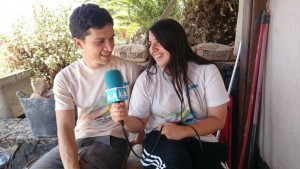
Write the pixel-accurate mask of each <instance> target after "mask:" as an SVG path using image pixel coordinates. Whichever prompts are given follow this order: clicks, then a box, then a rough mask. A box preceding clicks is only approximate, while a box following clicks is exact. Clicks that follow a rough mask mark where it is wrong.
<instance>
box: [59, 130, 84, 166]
mask: <svg viewBox="0 0 300 169" xmlns="http://www.w3.org/2000/svg"><path fill="white" fill-rule="evenodd" d="M58 140H59V153H60V156H61V159H62V162H63V165H64V168H65V169H80V167H79V161H78V150H77V144H76V141H75V136H74V134H73V133H72V134H67V133H63V132H62V133H60V134H59V136H58Z"/></svg>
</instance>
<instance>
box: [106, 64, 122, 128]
mask: <svg viewBox="0 0 300 169" xmlns="http://www.w3.org/2000/svg"><path fill="white" fill-rule="evenodd" d="M104 80H105V84H106V87H107V90H106V91H105V95H106V100H107V104H112V103H120V102H121V101H124V100H127V99H128V94H127V90H126V88H125V87H123V78H122V74H121V72H120V71H119V70H116V69H113V70H109V71H107V72H106V73H105V75H104ZM120 123H121V125H122V126H123V125H124V121H123V120H122V121H120Z"/></svg>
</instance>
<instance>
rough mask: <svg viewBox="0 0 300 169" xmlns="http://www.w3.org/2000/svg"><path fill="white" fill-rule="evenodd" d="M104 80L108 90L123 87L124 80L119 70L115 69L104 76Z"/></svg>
mask: <svg viewBox="0 0 300 169" xmlns="http://www.w3.org/2000/svg"><path fill="white" fill-rule="evenodd" d="M104 80H105V84H106V87H107V88H108V89H111V88H114V87H123V78H122V74H121V72H120V71H119V70H116V69H113V70H109V71H107V72H106V73H105V75H104Z"/></svg>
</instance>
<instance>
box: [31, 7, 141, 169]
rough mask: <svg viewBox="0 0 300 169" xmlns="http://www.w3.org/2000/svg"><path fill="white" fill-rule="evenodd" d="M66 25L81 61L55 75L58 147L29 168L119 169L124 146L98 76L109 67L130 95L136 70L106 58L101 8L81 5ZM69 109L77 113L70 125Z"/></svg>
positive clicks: (108, 36)
mask: <svg viewBox="0 0 300 169" xmlns="http://www.w3.org/2000/svg"><path fill="white" fill-rule="evenodd" d="M69 26H70V31H71V34H72V37H73V39H74V42H75V44H76V46H77V47H78V48H79V49H80V50H81V52H82V58H81V59H79V60H78V61H76V62H74V63H72V64H71V65H69V66H67V67H66V68H64V69H63V70H62V71H60V72H59V73H58V74H57V75H56V77H55V81H54V95H55V109H56V120H57V130H58V131H57V134H58V141H59V146H57V147H56V148H54V149H53V150H51V151H50V152H48V153H47V154H46V155H44V156H43V157H42V158H41V159H40V160H39V161H37V162H36V163H35V165H34V166H33V167H32V168H34V169H41V168H47V169H49V168H53V169H54V168H55V169H58V168H65V169H79V168H81V169H85V168H86V169H92V168H99V169H119V168H122V164H124V162H125V160H126V153H127V146H128V145H127V142H126V140H125V137H124V134H123V133H122V128H121V126H120V124H119V123H114V122H113V121H112V120H111V117H110V112H109V109H110V106H109V105H107V102H106V97H105V90H107V87H106V85H105V81H104V74H105V73H106V72H107V71H108V70H111V69H118V70H120V72H121V74H122V75H123V80H124V84H125V87H126V88H127V91H128V94H129V96H130V94H131V89H132V87H133V84H134V82H135V80H136V78H137V77H138V75H139V73H140V69H139V67H138V66H137V65H136V64H135V63H133V62H130V61H128V60H125V59H122V58H119V57H115V56H112V55H111V53H112V51H113V49H114V36H115V34H114V30H113V19H112V17H111V15H110V14H109V13H108V12H107V10H105V9H103V8H100V7H99V6H97V5H94V4H83V5H81V6H80V7H78V8H76V9H75V10H74V12H73V13H72V15H71V16H70V25H69ZM127 102H128V100H127ZM75 106H76V107H77V111H78V118H77V121H76V126H75V110H74V107H75ZM74 130H75V131H74ZM74 132H75V133H74Z"/></svg>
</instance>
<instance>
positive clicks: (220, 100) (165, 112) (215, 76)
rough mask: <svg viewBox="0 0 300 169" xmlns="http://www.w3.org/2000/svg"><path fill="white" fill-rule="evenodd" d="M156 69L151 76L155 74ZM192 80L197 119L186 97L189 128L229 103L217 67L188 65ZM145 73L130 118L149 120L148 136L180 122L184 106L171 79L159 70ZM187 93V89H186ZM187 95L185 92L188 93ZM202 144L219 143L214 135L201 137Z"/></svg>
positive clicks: (134, 95) (137, 86)
mask: <svg viewBox="0 0 300 169" xmlns="http://www.w3.org/2000/svg"><path fill="white" fill-rule="evenodd" d="M155 71H156V70H155V68H154V67H152V68H151V69H150V72H155ZM188 76H189V78H190V79H191V81H192V82H193V84H192V85H190V86H189V92H190V100H191V106H192V108H193V111H194V113H193V114H194V115H195V116H196V117H197V119H196V118H194V117H193V115H192V112H191V111H190V108H189V105H188V103H187V98H186V96H185V95H184V100H185V102H184V109H183V111H182V119H183V120H182V122H183V123H186V124H189V123H192V122H195V121H197V120H201V119H204V118H206V117H207V115H208V114H207V107H214V106H218V105H221V104H224V103H226V102H228V101H229V97H228V94H227V92H226V89H225V86H224V82H223V80H222V77H221V74H220V72H219V70H218V68H217V67H216V66H215V65H213V64H210V65H197V64H196V63H194V62H189V63H188ZM149 77H150V78H151V79H149V78H148V76H147V72H146V71H144V72H143V73H142V74H141V75H140V76H139V77H138V79H137V81H136V83H135V85H134V88H133V91H132V96H131V101H130V106H129V115H130V116H136V117H139V118H146V117H149V120H148V123H147V125H146V128H145V132H146V133H149V132H150V131H151V130H152V129H154V128H155V127H158V126H159V125H161V124H162V123H165V122H171V123H174V122H180V120H181V102H180V100H179V98H178V96H177V94H176V92H175V90H174V88H173V86H172V84H171V81H170V80H171V79H170V77H169V76H168V75H167V74H166V73H163V71H162V70H161V69H160V68H157V73H156V74H153V75H149ZM183 90H185V89H183ZM184 93H185V92H184ZM201 140H203V141H208V142H216V141H217V139H216V137H215V136H213V135H208V136H201Z"/></svg>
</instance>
